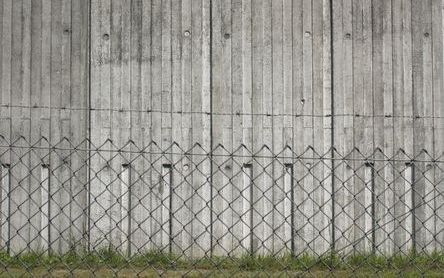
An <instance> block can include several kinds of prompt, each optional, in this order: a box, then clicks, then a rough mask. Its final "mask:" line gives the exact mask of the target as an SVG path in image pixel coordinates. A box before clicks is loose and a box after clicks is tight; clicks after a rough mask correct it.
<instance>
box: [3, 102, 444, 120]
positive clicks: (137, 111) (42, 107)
mask: <svg viewBox="0 0 444 278" xmlns="http://www.w3.org/2000/svg"><path fill="white" fill-rule="evenodd" d="M0 108H19V109H47V110H57V111H98V112H116V113H148V114H149V113H160V114H185V115H193V114H197V115H216V116H262V117H295V118H299V117H314V118H334V117H354V118H388V119H390V118H396V119H418V120H419V119H444V116H434V115H433V116H432V115H393V114H359V113H338V114H334V115H332V114H304V113H274V112H273V113H246V112H240V111H236V112H210V111H186V110H177V111H165V110H157V109H126V108H103V107H71V106H70V107H57V106H47V105H16V104H0Z"/></svg>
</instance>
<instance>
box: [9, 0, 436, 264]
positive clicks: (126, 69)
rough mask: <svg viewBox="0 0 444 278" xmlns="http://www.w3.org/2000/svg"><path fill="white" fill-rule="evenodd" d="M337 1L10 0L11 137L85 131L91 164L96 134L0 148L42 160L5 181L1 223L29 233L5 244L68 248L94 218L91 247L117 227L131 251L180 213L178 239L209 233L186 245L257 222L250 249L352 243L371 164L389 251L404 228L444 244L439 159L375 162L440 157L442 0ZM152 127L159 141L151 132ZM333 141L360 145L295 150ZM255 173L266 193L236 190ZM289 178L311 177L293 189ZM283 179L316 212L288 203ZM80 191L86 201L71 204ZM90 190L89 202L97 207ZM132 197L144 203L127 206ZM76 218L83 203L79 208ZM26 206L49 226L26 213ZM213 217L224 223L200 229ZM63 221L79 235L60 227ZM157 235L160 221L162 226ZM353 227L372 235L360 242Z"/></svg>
mask: <svg viewBox="0 0 444 278" xmlns="http://www.w3.org/2000/svg"><path fill="white" fill-rule="evenodd" d="M332 3H333V6H332V7H331V6H330V4H331V3H330V1H329V0H297V1H290V0H277V1H275V0H273V1H272V0H248V1H247V0H213V1H211V4H210V1H205V0H183V1H174V0H170V1H166V0H150V1H148V0H146V1H145V0H132V1H130V0H90V1H88V0H81V1H72V0H63V1H51V0H37V1H31V0H2V1H0V15H1V20H0V37H1V42H2V43H1V45H0V48H1V49H0V50H1V51H0V61H1V66H0V77H1V78H0V88H1V105H2V107H1V110H0V111H1V112H0V116H1V117H0V125H1V133H2V135H3V136H4V137H5V140H6V141H14V140H15V139H16V138H17V137H18V136H23V137H24V138H25V139H26V140H27V141H29V142H34V141H36V140H38V139H39V138H40V137H41V136H43V137H44V138H46V139H47V140H48V142H46V141H45V140H40V141H39V144H40V145H41V146H43V147H44V146H46V145H47V144H48V143H52V144H56V143H57V142H59V141H60V140H61V139H62V138H63V137H66V138H67V139H69V141H70V142H71V145H69V143H68V140H66V141H62V143H61V145H60V146H61V147H65V148H68V147H72V146H76V145H78V144H80V146H84V147H86V146H87V142H84V141H82V140H83V139H85V138H88V139H89V140H90V141H89V142H90V147H91V149H92V150H93V151H92V152H91V153H89V155H90V156H91V160H90V161H89V162H90V165H91V167H90V169H89V171H87V169H86V168H87V167H86V163H85V160H86V158H87V157H88V153H87V152H86V151H85V152H84V151H75V152H70V151H52V152H50V153H49V152H48V150H41V151H39V152H30V153H26V151H24V150H23V149H17V150H15V151H14V152H9V151H8V149H5V148H4V150H5V151H6V153H5V154H4V155H2V157H1V160H2V161H1V162H2V164H3V165H4V167H3V168H5V169H6V170H7V168H8V167H10V166H8V165H14V163H16V162H17V160H18V158H19V157H20V156H23V157H25V158H26V159H24V161H26V162H22V161H21V162H20V163H25V164H26V165H28V164H29V168H31V169H32V176H29V169H27V167H22V168H17V167H11V169H13V170H14V171H15V172H13V173H10V174H9V176H11V177H12V176H13V177H16V178H15V179H11V189H14V188H16V187H17V190H12V193H11V200H12V202H11V204H12V206H11V208H10V210H11V212H13V214H12V215H11V220H10V221H11V223H14V224H12V225H10V226H8V227H9V228H8V233H7V234H9V237H11V236H10V234H12V235H14V234H16V235H17V234H18V235H19V236H15V237H13V239H12V240H11V241H10V243H8V244H10V245H11V248H12V249H13V250H20V249H22V248H28V247H27V245H26V242H27V241H33V244H34V243H35V244H37V246H36V247H35V248H46V247H47V245H50V246H51V248H53V249H54V250H59V251H61V252H63V251H64V250H67V248H68V245H69V242H70V241H71V242H79V241H81V240H83V239H82V232H83V231H84V230H85V229H88V230H90V231H91V232H90V233H89V234H88V237H87V238H86V239H85V244H87V243H88V246H89V247H90V248H102V247H106V246H109V245H110V244H112V245H113V246H118V247H119V248H121V249H122V250H123V251H125V252H127V251H128V252H131V253H133V252H137V251H141V250H145V249H150V248H154V247H156V246H157V247H158V246H161V247H162V248H163V247H165V240H166V239H165V237H168V235H165V234H164V232H163V231H164V230H165V229H166V226H165V225H166V224H165V223H167V222H168V223H172V224H171V226H172V231H171V232H172V233H174V234H175V235H176V236H175V238H176V239H177V242H174V244H172V246H175V247H173V248H178V250H181V248H182V249H183V246H189V245H191V244H192V242H193V240H195V244H193V248H190V249H187V251H186V252H190V253H192V254H194V255H196V256H200V255H203V254H205V253H207V252H208V251H209V250H210V249H212V250H213V252H214V253H215V254H218V255H224V254H225V253H226V250H234V253H236V252H238V253H241V252H243V250H242V245H243V242H244V241H243V240H239V239H241V238H244V235H245V231H244V230H251V229H254V230H253V231H254V234H255V237H254V238H252V239H251V242H252V246H251V247H252V248H253V249H254V250H255V251H257V252H259V253H269V252H275V253H279V252H285V251H286V250H288V249H289V248H291V246H289V244H290V242H293V243H292V244H294V245H295V246H296V247H295V248H296V251H297V252H299V251H303V250H307V248H308V249H311V250H312V251H315V252H316V253H318V254H319V253H322V252H324V251H326V250H328V249H329V248H330V246H331V245H332V244H335V247H336V248H338V249H341V250H343V251H346V252H348V251H350V249H349V248H350V242H352V241H354V240H356V241H359V239H360V238H363V237H365V236H366V231H367V230H366V229H367V228H366V225H367V224H368V223H367V220H368V219H367V218H366V216H365V215H366V207H365V206H363V205H362V204H365V203H366V200H367V199H368V196H367V195H366V194H367V193H368V192H367V191H366V190H365V188H366V177H367V178H368V177H369V175H370V176H374V178H373V179H374V180H375V182H374V184H375V188H374V194H375V195H376V196H377V197H378V198H377V201H378V203H377V204H374V205H375V208H376V209H375V211H374V214H375V216H374V218H375V219H376V222H375V223H376V224H377V225H380V226H381V227H384V228H383V229H379V231H378V232H377V233H376V234H375V236H374V242H373V244H376V245H377V246H378V250H381V252H389V253H391V252H393V251H394V250H398V249H402V250H407V249H409V248H411V246H410V245H409V244H407V245H406V244H404V243H405V241H406V238H408V237H409V235H410V234H415V237H416V239H415V244H416V245H417V246H418V247H419V248H423V247H424V248H425V247H426V246H427V248H432V247H430V246H435V247H442V243H443V241H444V231H443V227H444V222H443V220H442V218H443V217H442V215H444V208H443V207H442V206H440V202H442V201H443V197H442V191H443V186H444V185H443V182H442V179H443V177H442V175H443V171H442V170H441V169H442V168H439V165H437V164H436V165H435V164H433V163H415V167H414V168H412V167H410V166H409V165H406V164H405V162H397V163H393V165H392V164H387V163H385V164H384V163H383V162H378V159H384V158H387V157H393V156H394V157H395V158H397V159H399V160H406V161H408V160H410V159H411V158H412V157H413V156H415V155H418V158H421V159H422V160H427V159H428V155H429V156H431V157H439V156H441V155H442V153H443V152H444V133H443V130H444V122H443V117H444V115H443V112H444V93H442V87H443V86H444V84H443V78H444V77H443V73H444V72H443V62H444V60H443V28H442V27H443V15H442V10H443V7H444V3H443V2H442V1H441V0H424V1H415V0H405V1H402V0H392V1H386V0H373V1H370V0H365V1H353V0H340V1H332ZM107 139H110V140H108V141H106V140H107ZM130 139H131V140H132V141H131V143H130V144H126V143H127V142H128V140H130ZM152 141H155V142H156V143H157V145H155V144H151V145H149V144H150V142H152ZM173 142H175V143H177V144H178V145H179V146H180V147H181V148H182V149H183V150H187V149H190V148H192V147H193V146H196V144H198V146H199V147H201V148H202V151H201V152H200V154H204V153H205V151H208V150H209V149H210V148H211V147H212V148H216V150H215V153H216V154H228V153H233V152H234V153H235V154H237V155H239V156H246V158H245V159H243V158H242V159H237V160H236V161H235V160H228V161H226V159H224V158H221V157H217V156H215V157H214V160H213V163H211V162H210V161H209V160H206V159H203V158H202V156H190V157H186V158H184V157H180V156H178V155H174V154H168V155H165V154H164V155H162V154H159V151H160V150H162V149H166V148H168V147H169V146H170V145H171V144H172V143H173ZM102 144H105V145H102ZM219 144H221V145H222V146H223V147H222V146H220V145H219ZM147 145H149V147H148V148H147V149H145V151H149V152H151V155H150V156H149V157H148V156H144V158H143V159H142V158H141V157H140V155H138V154H137V152H139V151H140V148H141V147H142V146H147ZM264 145H266V146H268V148H264V147H263V146H264ZM98 146H102V147H108V148H116V146H117V147H119V148H120V147H122V148H123V150H125V151H127V152H125V153H122V154H119V155H117V156H114V155H113V153H101V154H100V155H99V154H98V153H97V152H94V149H95V148H97V147H98ZM332 146H334V147H335V149H336V150H337V151H336V152H334V153H335V157H336V158H342V157H346V158H347V159H346V160H339V161H337V162H332V160H324V162H323V163H316V162H317V161H316V160H309V159H308V160H304V161H303V162H302V161H301V160H298V159H297V158H296V157H295V156H294V154H295V153H297V154H302V153H304V156H305V157H320V156H321V155H323V154H324V153H327V154H328V155H331V154H332V152H330V150H331V147H332ZM175 148H177V146H176V147H175ZM62 149H63V148H62ZM196 149H197V148H196V147H195V148H193V150H196ZM423 149H425V150H427V153H425V152H421V150H423ZM379 150H380V151H379ZM278 152H279V153H280V152H282V153H281V154H282V156H283V157H285V158H280V159H275V160H272V159H270V158H258V159H255V160H252V159H251V153H256V154H257V155H262V156H267V155H271V154H273V153H274V154H276V153H278ZM384 155H385V156H384ZM367 156H371V157H372V158H376V162H374V164H372V166H371V167H370V168H371V169H373V170H371V169H370V168H369V167H367V168H366V167H362V164H363V163H362V161H364V160H365V159H366V158H367ZM39 157H44V158H45V159H44V160H43V161H40V160H39V159H38V158H39ZM66 157H67V158H68V159H64V158H66ZM441 157H442V156H441ZM357 159H358V160H360V161H357ZM241 160H242V161H241ZM429 160H430V159H429ZM63 161H66V163H65V164H64V163H63ZM60 164H62V165H65V166H64V167H59V168H57V169H51V168H50V172H53V173H54V177H49V179H47V178H46V176H45V171H47V170H45V167H46V168H47V167H51V165H60ZM48 165H49V166H48ZM194 165H199V166H198V170H196V168H194ZM264 165H266V166H264ZM369 165H370V164H369ZM169 167H172V168H173V169H174V171H172V172H171V173H170V170H168V169H170V168H169ZM332 167H335V173H334V176H335V178H334V179H332V178H331V177H332V173H331V169H332ZM369 171H370V172H369ZM372 171H374V172H372ZM87 172H89V174H90V175H89V177H90V179H89V182H88V180H87ZM140 173H144V174H143V175H140ZM211 173H213V176H212V179H211V180H210V179H208V177H209V176H211V175H210V174H211ZM239 173H242V174H239ZM265 173H269V174H271V173H272V175H267V174H265ZM372 173H373V174H372ZM170 174H171V175H172V178H171V179H169V178H168V180H169V181H168V182H163V180H164V179H165V177H166V176H168V175H170ZM409 174H410V175H412V176H416V177H420V176H421V177H425V178H422V179H418V181H415V189H414V190H413V189H412V188H411V186H410V187H408V186H406V181H405V177H406V175H409ZM73 175H74V176H75V178H74V179H73V178H69V177H71V176H73ZM50 176H51V175H50ZM25 177H26V179H21V178H25ZM273 177H274V178H273ZM251 179H254V184H255V186H257V188H259V189H260V191H254V190H253V191H252V192H253V193H252V198H253V200H247V199H246V198H241V199H240V201H239V198H237V197H238V196H239V195H241V196H243V194H244V193H243V191H242V188H248V186H249V184H250V183H251ZM42 180H43V181H45V182H47V183H48V188H50V189H48V190H49V191H50V194H51V195H52V194H56V195H55V196H56V197H54V198H55V203H60V204H62V206H59V207H58V208H57V206H52V210H54V211H51V215H52V216H54V217H55V219H54V220H52V222H54V227H53V228H50V229H49V230H50V232H49V233H50V235H48V238H41V239H40V237H41V236H40V235H39V236H37V237H38V238H39V239H38V240H32V239H33V238H35V236H36V235H35V234H36V233H38V231H39V229H40V227H41V226H42V225H43V224H42V223H45V221H47V220H48V219H46V218H45V216H44V214H45V213H43V212H40V213H37V214H35V213H33V212H34V211H35V210H36V209H37V207H39V206H41V205H42V204H41V202H42V201H41V200H44V199H42V198H43V197H42V196H47V195H48V193H45V192H44V191H42V190H41V189H38V188H39V184H42V183H43V184H46V183H44V182H42ZM291 180H298V181H299V182H298V183H297V184H296V185H293V184H292V183H291V182H290V183H291V184H292V185H291V186H290V187H289V181H291ZM210 182H211V183H212V184H213V188H211V186H210ZM170 183H171V184H170ZM407 183H408V182H407ZM128 184H131V194H130V192H129V190H130V189H129V186H128ZM85 185H86V186H88V187H86V186H85ZM147 185H149V186H147ZM166 185H168V186H172V187H173V188H175V189H176V195H177V196H178V197H179V199H175V200H173V202H171V203H172V204H176V203H180V204H185V205H186V209H184V208H180V207H177V208H170V207H168V210H174V211H177V215H178V216H177V217H175V218H174V219H172V220H170V219H164V217H169V216H166V215H165V212H164V210H165V205H164V202H163V200H164V199H165V198H170V197H171V196H168V195H163V194H164V191H163V190H164V187H165V186H166ZM289 188H291V189H289ZM334 188H337V189H340V190H334V191H333V189H334ZM87 189H89V190H88V192H89V193H88V192H87ZM289 190H294V192H295V196H296V197H295V198H296V199H295V200H292V202H293V203H296V204H297V207H303V209H302V210H294V211H291V210H289V200H288V195H289ZM333 192H334V195H335V202H334V206H333V202H332V198H331V195H332V194H333ZM366 192H367V193H366ZM439 192H441V194H439ZM45 194H46V195H45ZM191 194H198V195H199V197H198V198H194V199H193V198H190V196H191ZM211 194H213V196H212V195H211ZM130 195H131V197H130ZM25 196H30V198H27V197H25ZM353 196H354V197H355V198H356V200H353ZM399 196H401V202H397V200H396V197H399ZM407 196H412V197H411V198H413V200H412V202H414V203H415V204H416V205H417V206H418V208H417V209H416V210H415V214H414V216H412V219H411V222H412V223H413V222H414V223H416V224H415V225H413V224H412V225H411V228H410V229H411V230H406V229H405V226H406V225H407V224H406V223H407V222H406V221H410V220H396V219H399V218H401V217H402V215H404V214H405V212H406V210H408V206H407V205H406V202H407V201H408V200H409V199H408V198H407ZM33 198H36V200H40V201H36V202H32V201H30V199H33ZM69 198H74V200H76V202H74V204H73V205H66V206H65V205H63V204H65V203H66V202H68V201H69ZM88 199H89V200H90V203H91V208H90V210H89V211H84V210H82V208H85V207H86V205H85V204H86V202H87V200H88ZM91 200H93V201H91ZM124 200H126V201H124ZM210 200H212V202H211V206H212V208H213V212H211V211H210V208H209V206H208V203H209V202H210ZM175 201H176V202H175ZM39 202H40V203H39ZM244 202H248V203H251V202H254V206H255V207H254V215H253V219H254V221H253V222H254V223H253V227H254V228H253V227H249V226H245V225H243V224H236V223H239V222H242V214H244V211H243V209H244ZM128 203H132V204H133V207H131V211H132V214H131V219H130V218H128V207H127V206H128ZM230 203H235V205H234V207H233V208H231V207H230ZM426 203H427V204H426ZM20 204H22V205H20ZM125 204H126V205H125ZM17 205H20V206H19V208H20V209H17ZM229 207H230V209H227V208H229ZM406 207H407V209H406ZM48 209H49V208H48ZM318 211H321V212H322V213H319V212H318ZM87 214H89V217H87V216H86V215H87ZM290 214H291V215H293V216H294V219H295V221H296V222H295V223H294V225H296V226H298V225H299V226H302V225H303V226H304V228H303V229H301V231H299V232H298V233H297V234H296V235H295V234H292V233H291V227H290V226H289V225H281V224H282V222H285V221H286V220H287V216H289V215H290ZM367 214H368V213H367ZM69 215H71V216H72V215H79V217H76V218H75V220H72V219H73V218H72V217H71V220H70V217H68V216H69ZM148 215H149V220H148V221H145V219H146V218H147V216H148ZM331 215H334V217H333V219H334V222H333V219H332V217H331ZM27 218H31V219H33V220H32V221H35V223H34V222H32V223H33V224H32V225H28V224H26V223H25V222H26V219H27ZM178 219H180V220H178ZM261 219H265V221H262V222H261V221H260V220H261ZM73 222H74V223H73ZM210 222H214V224H213V225H212V226H211V229H205V227H206V226H210ZM131 223H132V224H131ZM135 223H137V224H138V225H135ZM184 223H185V224H187V223H189V224H187V225H184ZM339 223H340V225H339ZM409 223H410V222H409ZM139 224H140V225H139ZM408 225H410V224H408ZM183 226H185V228H183ZM14 227H19V228H20V227H25V228H23V229H21V228H20V229H19V230H17V229H15V228H14ZM116 227H118V229H116ZM333 228H334V229H333ZM14 229H15V230H14ZM3 230H4V229H3ZM129 234H131V235H132V236H131V241H132V242H131V244H128V242H127V239H128V235H129ZM5 235H6V234H5ZM60 235H62V236H63V238H64V239H65V240H57V239H56V238H57V237H59V236H60ZM434 235H436V237H434ZM147 237H148V238H152V240H150V241H149V242H148V243H147V241H146V238H147ZM315 237H316V238H318V239H317V240H316V241H312V239H313V238H315ZM22 238H23V239H25V240H21V239H22ZM290 238H293V240H290ZM333 238H334V239H335V241H334V242H332V239H333ZM387 238H388V239H387ZM68 239H69V240H68ZM244 239H245V238H244ZM249 240H250V239H249V238H248V241H249ZM409 240H410V239H409ZM412 240H413V239H412ZM166 241H168V239H167V240H166ZM45 242H47V243H45ZM86 242H87V243H86ZM4 244H5V245H6V242H5V243H4ZM45 244H47V245H45ZM359 244H360V245H359V246H358V247H357V248H362V250H366V251H367V249H366V248H368V243H366V242H365V240H364V241H362V242H361V243H359ZM167 245H168V244H167ZM361 245H362V246H361ZM347 246H348V247H347ZM435 247H433V248H435ZM165 248H166V247H165ZM347 248H348V249H347ZM433 248H432V249H433ZM236 250H237V251H236Z"/></svg>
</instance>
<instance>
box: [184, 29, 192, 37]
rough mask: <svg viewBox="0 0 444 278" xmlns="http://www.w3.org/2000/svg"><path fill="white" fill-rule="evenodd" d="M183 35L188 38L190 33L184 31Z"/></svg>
mask: <svg viewBox="0 0 444 278" xmlns="http://www.w3.org/2000/svg"><path fill="white" fill-rule="evenodd" d="M183 35H184V36H185V37H189V36H191V32H190V31H188V30H186V31H185V32H184V33H183Z"/></svg>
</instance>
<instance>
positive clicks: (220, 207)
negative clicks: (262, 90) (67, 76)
mask: <svg viewBox="0 0 444 278" xmlns="http://www.w3.org/2000/svg"><path fill="white" fill-rule="evenodd" d="M0 139H1V140H0V141H1V142H0V160H1V162H2V164H1V180H0V187H1V191H0V192H1V203H0V210H1V219H0V224H1V226H0V228H1V237H0V247H1V250H2V253H1V256H0V269H1V273H2V275H6V276H8V275H11V276H21V275H25V276H27V275H33V276H47V275H51V276H66V275H76V276H82V275H83V276H90V275H97V276H109V275H122V276H125V275H126V276H148V277H150V276H157V275H164V276H173V277H175V276H243V277H244V276H275V275H276V276H280V275H290V276H315V277H317V276H319V277H323V276H328V275H333V276H346V275H350V276H353V275H356V276H361V275H362V276H373V275H386V274H387V275H406V274H413V275H437V276H439V275H444V252H443V249H444V248H443V247H444V202H443V201H444V195H443V194H444V159H443V157H433V155H430V153H428V152H427V151H425V150H423V151H421V152H419V153H417V154H416V155H415V156H409V155H408V154H407V153H406V152H404V151H403V150H399V151H397V152H395V153H391V154H387V153H384V152H383V151H381V150H380V149H376V150H374V151H373V152H371V153H368V154H364V153H362V152H360V151H359V150H358V149H354V150H350V151H349V152H347V153H340V152H338V151H337V150H335V149H330V150H323V151H322V152H320V151H318V150H315V149H313V148H307V149H306V150H305V151H304V152H302V153H295V152H294V151H293V150H292V149H291V148H290V147H285V148H283V149H281V150H274V149H271V148H269V147H267V146H263V147H262V148H259V149H256V150H253V149H250V148H248V147H246V146H239V147H238V148H235V149H226V148H225V147H224V146H221V145H218V146H216V147H214V148H212V149H210V148H205V147H204V146H202V145H200V144H197V143H196V144H194V145H193V146H191V147H188V148H184V147H183V146H179V145H178V144H175V143H173V144H171V145H167V146H165V145H160V144H156V143H155V142H150V143H147V144H136V143H135V142H132V141H128V142H127V143H126V144H125V145H119V146H117V145H115V144H114V143H113V142H112V141H111V140H107V141H106V142H104V143H102V144H100V145H97V144H95V143H94V142H91V141H89V140H85V141H83V142H77V143H76V144H74V143H72V142H70V140H68V139H66V138H64V139H62V140H60V141H59V142H56V143H50V141H49V140H47V139H45V138H40V139H39V140H34V141H32V142H31V140H29V139H27V138H24V137H20V138H17V139H16V140H13V141H10V140H7V139H6V138H0Z"/></svg>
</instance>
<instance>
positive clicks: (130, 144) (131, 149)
mask: <svg viewBox="0 0 444 278" xmlns="http://www.w3.org/2000/svg"><path fill="white" fill-rule="evenodd" d="M11 148H13V149H34V150H47V151H67V152H70V151H78V152H90V153H95V152H100V153H121V154H125V153H126V154H139V155H150V154H151V155H179V156H201V157H210V158H217V157H225V158H251V159H282V160H290V161H291V160H326V161H327V160H331V161H360V162H364V163H372V162H400V163H406V164H409V163H415V162H417V163H420V162H423V163H430V164H443V163H444V152H443V153H438V154H433V153H430V152H429V151H427V150H426V149H421V150H419V151H418V152H417V153H416V154H414V155H411V154H409V153H408V152H406V151H405V150H404V149H402V148H399V149H398V150H397V151H395V152H393V153H390V154H387V153H385V152H384V151H383V150H382V149H381V148H375V149H373V151H371V152H368V153H364V152H363V151H361V150H360V149H359V148H357V147H354V148H352V149H351V150H350V151H348V152H344V153H341V152H340V151H338V149H337V148H335V147H330V148H328V149H327V150H325V149H324V150H321V151H318V150H316V149H315V148H314V147H312V146H307V147H306V148H305V149H304V150H303V151H300V152H296V151H295V150H294V149H293V147H292V146H290V145H286V146H284V147H283V148H281V149H276V148H273V147H270V146H268V145H263V146H262V147H260V148H250V147H248V146H246V145H245V144H241V145H239V146H238V147H236V148H233V149H231V150H230V149H227V148H226V147H225V146H224V145H222V144H218V145H216V146H214V147H213V148H210V147H205V146H203V145H202V144H201V143H198V142H196V143H194V144H192V145H191V147H188V148H184V147H182V146H181V145H180V144H179V143H177V142H171V143H170V144H168V145H166V146H165V145H164V146H162V144H159V143H158V142H156V141H150V142H148V143H146V144H137V143H136V142H135V141H133V140H131V139H129V140H127V141H126V142H125V143H122V144H116V143H115V142H114V141H113V140H111V139H106V140H105V141H104V142H100V143H97V142H95V141H93V140H91V139H89V138H86V139H83V140H76V142H72V140H71V139H70V138H67V137H63V138H61V139H60V140H49V139H48V138H46V137H43V136H42V137H40V138H39V139H38V140H35V141H34V142H31V141H30V140H28V139H27V138H26V137H24V136H19V137H17V138H16V139H15V140H8V139H7V138H6V137H5V136H2V135H0V150H3V153H4V152H7V151H8V150H9V149H11Z"/></svg>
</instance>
